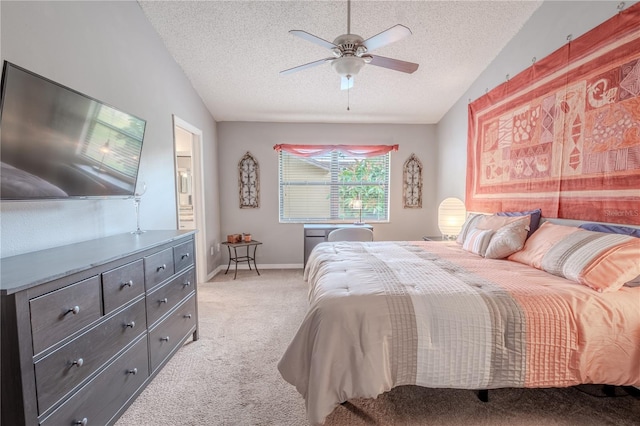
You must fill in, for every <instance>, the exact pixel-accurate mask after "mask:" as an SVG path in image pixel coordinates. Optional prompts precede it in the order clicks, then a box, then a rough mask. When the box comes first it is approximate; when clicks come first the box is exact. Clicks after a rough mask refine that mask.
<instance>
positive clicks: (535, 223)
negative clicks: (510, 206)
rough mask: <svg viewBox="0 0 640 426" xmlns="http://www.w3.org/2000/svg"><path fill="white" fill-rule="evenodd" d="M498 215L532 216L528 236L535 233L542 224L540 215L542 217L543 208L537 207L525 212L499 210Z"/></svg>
mask: <svg viewBox="0 0 640 426" xmlns="http://www.w3.org/2000/svg"><path fill="white" fill-rule="evenodd" d="M496 214H497V215H498V216H531V220H530V222H529V228H530V229H529V232H528V233H527V238H529V237H530V236H531V234H533V233H534V232H535V231H536V230H537V229H538V227H539V226H540V217H542V210H541V209H535V210H529V211H524V212H498V213H496Z"/></svg>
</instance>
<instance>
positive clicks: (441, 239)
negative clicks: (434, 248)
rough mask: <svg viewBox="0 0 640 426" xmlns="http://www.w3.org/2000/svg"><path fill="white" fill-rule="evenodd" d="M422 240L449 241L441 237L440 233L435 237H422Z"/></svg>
mask: <svg viewBox="0 0 640 426" xmlns="http://www.w3.org/2000/svg"><path fill="white" fill-rule="evenodd" d="M422 240H423V241H450V240H445V239H444V238H442V235H439V236H437V237H422Z"/></svg>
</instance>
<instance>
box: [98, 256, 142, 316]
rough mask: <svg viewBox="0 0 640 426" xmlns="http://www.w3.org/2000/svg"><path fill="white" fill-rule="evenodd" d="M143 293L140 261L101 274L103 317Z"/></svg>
mask: <svg viewBox="0 0 640 426" xmlns="http://www.w3.org/2000/svg"><path fill="white" fill-rule="evenodd" d="M143 292H144V265H143V261H142V259H140V260H137V261H135V262H131V263H128V264H126V265H124V266H121V267H119V268H116V269H112V270H110V271H107V272H104V273H103V274H102V299H103V301H104V313H105V315H106V314H108V313H109V312H111V311H113V310H114V309H116V308H118V307H120V306H122V305H124V304H125V303H127V302H128V301H130V300H133V299H134V298H135V297H136V296H138V295H140V294H142V293H143Z"/></svg>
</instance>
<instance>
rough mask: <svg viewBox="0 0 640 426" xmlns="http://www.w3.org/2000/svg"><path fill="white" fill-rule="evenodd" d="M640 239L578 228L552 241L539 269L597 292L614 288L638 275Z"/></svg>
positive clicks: (639, 273)
mask: <svg viewBox="0 0 640 426" xmlns="http://www.w3.org/2000/svg"><path fill="white" fill-rule="evenodd" d="M639 253H640V239H638V238H634V237H630V236H627V235H616V234H605V233H603V232H593V231H582V230H580V231H578V232H573V233H570V234H568V235H566V236H564V238H562V239H561V240H560V241H558V242H556V243H555V244H553V245H552V246H551V247H550V248H549V249H548V250H547V252H546V253H545V254H544V256H543V257H542V261H541V269H542V270H544V271H546V272H549V273H551V274H554V275H558V276H561V277H564V278H567V279H570V280H572V281H576V282H578V283H580V284H583V285H586V286H588V287H591V288H593V289H594V290H597V291H615V290H618V289H619V288H620V287H622V286H623V285H624V284H625V283H627V282H629V281H632V280H633V279H634V278H636V277H637V276H638V275H640V258H639Z"/></svg>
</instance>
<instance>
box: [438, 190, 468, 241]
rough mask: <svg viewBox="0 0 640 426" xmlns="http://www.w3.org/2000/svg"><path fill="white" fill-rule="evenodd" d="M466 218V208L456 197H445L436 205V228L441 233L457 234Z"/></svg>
mask: <svg viewBox="0 0 640 426" xmlns="http://www.w3.org/2000/svg"><path fill="white" fill-rule="evenodd" d="M466 218H467V210H466V209H465V207H464V203H463V202H462V200H460V199H458V198H446V199H444V200H443V201H442V202H441V203H440V206H439V207H438V228H440V232H441V233H442V235H449V236H456V235H458V234H459V233H460V230H461V229H462V225H463V224H464V221H465V219H466Z"/></svg>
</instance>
